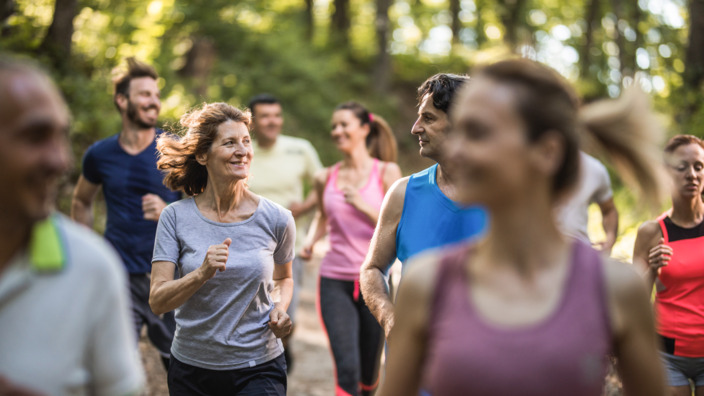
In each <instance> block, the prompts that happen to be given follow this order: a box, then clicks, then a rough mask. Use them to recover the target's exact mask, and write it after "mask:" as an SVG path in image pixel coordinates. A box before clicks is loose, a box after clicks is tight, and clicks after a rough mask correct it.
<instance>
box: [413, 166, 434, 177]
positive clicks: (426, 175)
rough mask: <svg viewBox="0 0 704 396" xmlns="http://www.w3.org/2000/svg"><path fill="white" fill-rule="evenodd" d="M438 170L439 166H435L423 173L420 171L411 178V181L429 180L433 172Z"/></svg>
mask: <svg viewBox="0 0 704 396" xmlns="http://www.w3.org/2000/svg"><path fill="white" fill-rule="evenodd" d="M436 168H437V164H433V165H431V166H429V167H427V168H425V169H423V170H421V171H418V172H416V173H414V174H412V175H411V176H410V178H411V179H413V180H423V181H424V180H427V178H428V177H430V173H431V172H435V171H436Z"/></svg>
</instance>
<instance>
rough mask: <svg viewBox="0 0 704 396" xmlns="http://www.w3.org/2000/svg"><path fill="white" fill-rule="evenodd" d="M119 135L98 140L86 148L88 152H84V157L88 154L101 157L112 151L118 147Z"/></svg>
mask: <svg viewBox="0 0 704 396" xmlns="http://www.w3.org/2000/svg"><path fill="white" fill-rule="evenodd" d="M119 136H120V134H118V133H116V134H114V135H112V136H108V137H106V138H103V139H100V140H98V141H96V142H95V143H93V144H91V145H90V147H88V150H86V155H88V154H93V155H95V154H99V155H102V154H103V153H105V152H106V151H108V150H114V149H115V147H117V146H118V145H119V142H118V140H117V139H118V138H119Z"/></svg>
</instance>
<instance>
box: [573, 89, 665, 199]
mask: <svg viewBox="0 0 704 396" xmlns="http://www.w3.org/2000/svg"><path fill="white" fill-rule="evenodd" d="M578 125H579V127H581V130H582V131H583V132H584V133H582V138H583V140H582V145H583V147H584V148H585V149H587V150H589V151H596V152H603V153H604V154H606V156H607V158H608V160H609V162H611V163H612V164H613V165H614V167H615V168H616V170H617V171H618V174H619V176H621V177H622V178H623V180H624V181H625V182H626V183H627V184H628V185H629V186H631V187H633V188H635V189H636V191H637V194H638V196H639V197H641V198H642V202H644V203H646V204H647V205H648V206H650V207H651V208H653V209H657V208H659V206H660V203H661V202H662V200H663V199H665V197H666V194H667V189H666V186H667V184H666V180H667V176H666V174H665V170H664V168H663V166H662V143H663V141H664V138H665V132H664V130H663V128H662V126H661V124H660V122H659V121H658V120H657V118H656V117H655V115H654V114H653V111H652V108H651V106H650V100H649V98H648V96H647V95H646V94H645V93H644V92H643V91H642V90H641V89H640V88H639V87H637V86H636V85H635V84H634V85H633V86H631V87H629V88H628V89H626V90H624V92H623V94H622V95H621V97H619V98H618V99H611V100H600V101H597V102H594V103H591V104H588V105H585V106H583V107H582V108H581V109H580V110H579V113H578Z"/></svg>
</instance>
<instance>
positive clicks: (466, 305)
mask: <svg viewBox="0 0 704 396" xmlns="http://www.w3.org/2000/svg"><path fill="white" fill-rule="evenodd" d="M470 253H471V248H470V247H467V246H466V245H465V246H461V247H453V248H452V249H451V250H449V251H448V252H447V253H446V254H445V255H444V256H443V259H442V262H441V264H440V267H439V272H438V278H437V284H436V287H435V294H434V296H433V302H432V306H431V310H430V323H429V328H428V343H427V351H428V352H427V355H426V356H427V358H426V362H425V364H426V366H425V367H424V373H425V378H424V383H423V385H424V389H427V390H428V391H429V392H430V394H432V395H433V396H443V395H473V396H495V395H521V396H544V395H571V396H600V395H601V391H602V386H603V381H604V376H605V374H606V367H607V366H606V362H607V361H606V354H607V353H608V352H610V346H611V342H612V340H611V327H610V321H609V316H608V310H607V305H606V294H605V289H604V283H605V282H604V279H603V278H604V275H603V268H602V262H601V258H600V256H599V253H598V252H596V251H595V250H593V249H592V248H591V247H589V246H587V245H585V244H583V243H582V242H575V243H574V245H573V258H572V261H571V266H570V269H569V274H568V277H567V280H566V282H567V283H566V284H565V285H564V292H563V293H564V294H563V296H562V298H561V301H560V302H559V303H558V307H557V308H556V310H555V311H554V312H553V313H552V314H550V315H549V317H548V318H547V319H545V320H544V321H542V322H540V323H537V324H534V325H529V326H524V327H519V328H507V327H501V326H497V325H494V324H491V323H487V322H486V321H484V319H482V318H481V317H479V316H478V314H477V312H476V310H475V309H474V307H473V305H472V302H471V296H470V294H469V289H468V287H469V285H468V283H467V274H466V271H465V269H464V268H465V267H464V263H466V262H467V259H468V258H469V256H470Z"/></svg>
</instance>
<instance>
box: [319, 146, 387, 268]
mask: <svg viewBox="0 0 704 396" xmlns="http://www.w3.org/2000/svg"><path fill="white" fill-rule="evenodd" d="M339 170H340V164H339V163H338V164H337V165H335V166H334V167H333V168H332V170H331V171H330V177H328V180H327V183H326V185H325V190H324V191H323V205H324V208H325V215H326V216H327V218H328V221H327V229H328V235H329V238H330V250H328V252H327V254H326V255H325V257H323V261H322V262H321V263H320V276H324V277H326V278H332V279H338V280H346V281H355V280H358V279H359V268H360V267H361V266H362V262H364V258H365V256H366V255H367V250H369V242H370V241H371V240H372V235H373V234H374V226H375V225H376V224H374V223H373V222H372V221H371V220H370V219H369V218H368V217H367V216H366V215H365V214H364V213H362V212H360V211H359V210H357V209H356V208H355V207H354V206H352V205H351V204H348V203H347V202H345V195H344V194H343V193H342V191H341V190H340V189H338V188H337V173H338V171H339ZM359 193H360V194H361V195H362V199H364V201H366V202H367V203H368V204H369V205H371V206H373V207H375V208H377V209H380V208H381V202H382V201H383V200H384V183H383V180H382V178H381V174H380V171H379V160H377V159H374V163H373V165H372V170H371V173H370V174H369V178H368V179H367V183H366V184H365V185H364V187H362V188H361V189H360V190H359Z"/></svg>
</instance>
